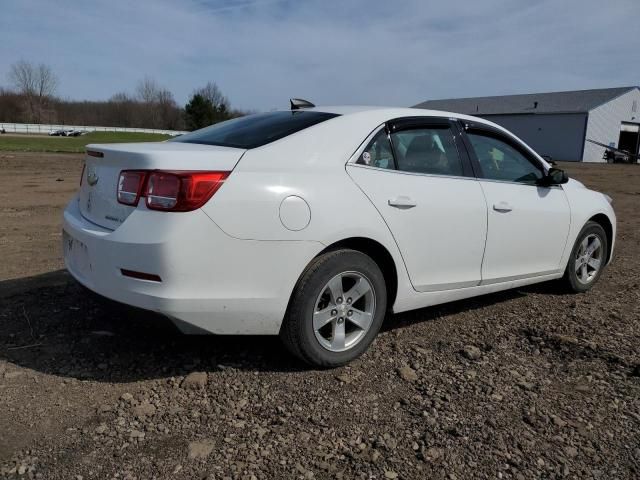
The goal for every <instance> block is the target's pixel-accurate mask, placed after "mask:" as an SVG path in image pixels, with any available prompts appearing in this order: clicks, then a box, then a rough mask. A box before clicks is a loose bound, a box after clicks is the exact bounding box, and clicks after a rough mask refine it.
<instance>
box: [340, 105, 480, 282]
mask: <svg viewBox="0 0 640 480" xmlns="http://www.w3.org/2000/svg"><path fill="white" fill-rule="evenodd" d="M347 172H348V173H349V175H350V176H351V177H352V178H353V179H354V181H355V182H356V183H357V184H358V185H359V186H360V188H361V189H362V190H363V191H364V193H365V194H366V195H367V196H368V197H369V199H370V200H371V202H372V203H373V204H374V205H375V207H376V208H377V209H378V211H379V212H380V214H381V215H382V217H383V218H384V220H385V222H386V223H387V225H388V226H389V229H390V231H391V233H392V234H393V236H394V238H395V240H396V243H397V245H398V247H399V249H400V252H401V253H402V257H403V259H404V262H405V264H406V267H407V271H408V272H409V277H410V279H411V282H412V284H413V286H414V288H415V289H416V290H418V291H423V292H427V291H438V290H449V289H453V288H461V287H468V286H474V285H478V284H479V283H480V280H481V275H480V274H481V264H482V254H483V251H484V245H485V239H486V226H487V207H486V203H485V200H484V196H483V194H482V189H481V188H480V185H479V182H478V181H477V179H476V178H475V177H474V176H473V173H472V170H471V164H470V162H469V159H468V157H467V155H466V150H465V149H464V146H463V144H462V143H461V131H460V130H459V129H458V126H457V124H455V123H452V122H451V121H450V120H449V119H447V118H433V117H412V118H403V119H397V120H394V121H391V122H388V124H387V125H384V126H382V127H380V128H379V129H378V131H377V132H375V133H374V134H372V136H371V137H370V139H369V140H368V141H367V142H365V143H364V147H362V148H361V149H360V151H359V152H357V153H356V158H355V159H354V161H352V162H351V163H349V164H348V166H347Z"/></svg>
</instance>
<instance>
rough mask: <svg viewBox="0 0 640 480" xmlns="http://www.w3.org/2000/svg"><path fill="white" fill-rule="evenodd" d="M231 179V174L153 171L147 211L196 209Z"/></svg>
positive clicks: (149, 182) (148, 185)
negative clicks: (226, 180)
mask: <svg viewBox="0 0 640 480" xmlns="http://www.w3.org/2000/svg"><path fill="white" fill-rule="evenodd" d="M228 176H229V172H159V171H154V172H151V173H150V174H149V178H148V180H147V187H146V189H145V196H146V197H147V208H149V209H151V210H164V211H172V212H188V211H191V210H195V209H197V208H200V207H201V206H202V205H204V204H205V203H206V202H207V201H208V200H209V199H210V198H211V197H212V196H213V194H214V193H215V192H216V190H218V189H219V188H220V187H221V186H222V183H223V182H224V180H225V179H226V178H227V177H228Z"/></svg>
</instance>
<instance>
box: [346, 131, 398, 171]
mask: <svg viewBox="0 0 640 480" xmlns="http://www.w3.org/2000/svg"><path fill="white" fill-rule="evenodd" d="M356 163H358V164H360V165H368V166H370V167H376V168H395V167H394V165H393V151H392V150H391V143H390V142H389V137H388V136H387V132H386V131H385V130H384V129H382V130H380V131H379V132H378V133H377V134H376V136H375V137H373V139H372V140H371V141H370V142H369V145H367V148H365V149H364V152H362V153H361V154H360V157H358V160H357V161H356Z"/></svg>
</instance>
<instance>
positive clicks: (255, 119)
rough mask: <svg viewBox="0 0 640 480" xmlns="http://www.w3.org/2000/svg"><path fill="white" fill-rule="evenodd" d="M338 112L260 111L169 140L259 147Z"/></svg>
mask: <svg viewBox="0 0 640 480" xmlns="http://www.w3.org/2000/svg"><path fill="white" fill-rule="evenodd" d="M337 116H338V115H337V114H335V113H325V112H309V111H304V110H294V111H291V112H269V113H258V114H256V115H248V116H246V117H240V118H235V119H233V120H227V121H226V122H221V123H216V124H215V125H211V126H210V127H207V128H203V129H201V130H196V131H195V132H191V133H187V134H185V135H182V136H180V137H177V138H175V139H172V140H170V141H171V142H184V143H200V144H203V145H220V146H223V147H236V148H256V147H261V146H262V145H266V144H267V143H271V142H275V141H276V140H279V139H281V138H284V137H286V136H288V135H291V134H293V133H296V132H299V131H300V130H304V129H305V128H309V127H311V126H313V125H316V124H318V123H321V122H324V121H325V120H329V119H330V118H334V117H337Z"/></svg>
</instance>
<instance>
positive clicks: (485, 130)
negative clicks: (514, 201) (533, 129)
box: [457, 120, 547, 186]
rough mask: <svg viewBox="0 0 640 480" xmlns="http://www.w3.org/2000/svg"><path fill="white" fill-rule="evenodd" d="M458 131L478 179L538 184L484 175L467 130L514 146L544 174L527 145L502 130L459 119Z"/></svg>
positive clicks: (544, 169)
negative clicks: (497, 178)
mask: <svg viewBox="0 0 640 480" xmlns="http://www.w3.org/2000/svg"><path fill="white" fill-rule="evenodd" d="M457 123H458V125H459V128H460V131H461V133H462V139H463V143H464V145H465V149H466V151H467V155H468V156H469V158H470V159H471V164H472V165H473V170H474V171H475V172H476V176H477V178H478V179H480V180H486V181H491V182H502V183H512V184H515V185H528V186H539V185H538V184H536V183H533V182H531V183H528V182H516V181H514V180H496V179H492V178H488V177H487V176H485V174H484V172H483V171H482V166H481V165H480V162H479V160H478V157H477V155H476V152H475V150H474V149H473V145H472V144H471V140H470V139H469V137H468V136H467V132H474V131H475V132H478V133H480V134H481V135H485V136H487V137H490V138H495V139H497V140H500V141H502V142H504V143H506V144H507V145H509V146H510V147H512V148H514V149H515V150H516V151H517V152H518V153H520V154H521V155H522V156H523V157H524V158H525V159H526V160H528V161H529V162H530V163H531V164H532V165H533V166H534V167H536V168H537V169H538V170H540V172H541V173H542V174H543V175H545V174H546V173H547V170H546V168H545V166H544V164H543V163H542V162H540V160H538V159H537V158H536V157H535V156H534V155H532V153H531V152H530V151H529V147H527V146H526V145H525V144H524V143H522V142H521V141H519V140H518V139H517V138H515V137H513V136H511V135H508V134H506V133H505V132H503V131H502V130H499V129H497V128H495V127H492V126H491V125H486V124H483V123H476V122H470V121H466V120H459V121H458V122H457Z"/></svg>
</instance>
